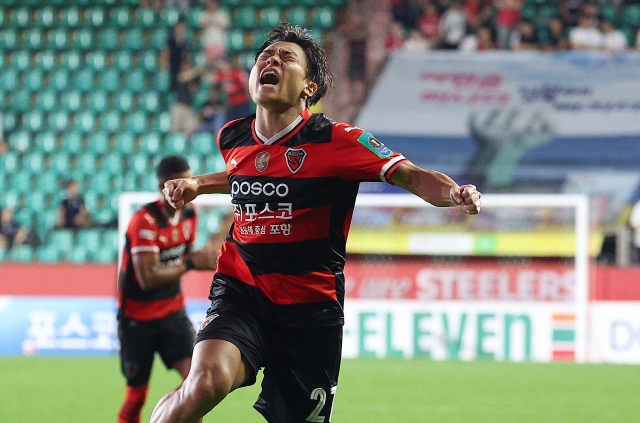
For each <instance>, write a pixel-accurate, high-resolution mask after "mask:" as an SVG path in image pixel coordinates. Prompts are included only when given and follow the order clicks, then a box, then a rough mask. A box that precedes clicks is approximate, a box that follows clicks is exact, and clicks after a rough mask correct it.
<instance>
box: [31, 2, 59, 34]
mask: <svg viewBox="0 0 640 423" xmlns="http://www.w3.org/2000/svg"><path fill="white" fill-rule="evenodd" d="M55 23H56V12H55V9H54V8H53V7H50V6H45V7H42V6H41V7H40V8H38V9H36V11H35V25H36V27H38V28H39V29H49V28H51V27H53V26H54V24H55Z"/></svg>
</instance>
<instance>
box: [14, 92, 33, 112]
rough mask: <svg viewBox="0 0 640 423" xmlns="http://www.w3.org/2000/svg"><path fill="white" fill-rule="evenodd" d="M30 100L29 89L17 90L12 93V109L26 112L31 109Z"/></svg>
mask: <svg viewBox="0 0 640 423" xmlns="http://www.w3.org/2000/svg"><path fill="white" fill-rule="evenodd" d="M30 101H31V93H29V90H25V89H22V90H19V91H15V92H14V93H13V94H12V95H11V110H12V111H14V112H16V113H24V112H26V111H27V110H29V106H30Z"/></svg>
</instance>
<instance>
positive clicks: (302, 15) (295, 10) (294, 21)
mask: <svg viewBox="0 0 640 423" xmlns="http://www.w3.org/2000/svg"><path fill="white" fill-rule="evenodd" d="M287 22H289V23H290V24H291V25H300V26H303V27H306V26H307V24H308V23H309V20H308V19H307V8H306V7H302V6H295V7H291V8H290V9H289V10H287Z"/></svg>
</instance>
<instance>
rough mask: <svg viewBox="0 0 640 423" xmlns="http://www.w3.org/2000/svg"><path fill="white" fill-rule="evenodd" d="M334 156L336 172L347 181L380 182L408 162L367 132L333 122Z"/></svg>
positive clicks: (387, 180)
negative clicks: (335, 146)
mask: <svg viewBox="0 0 640 423" xmlns="http://www.w3.org/2000/svg"><path fill="white" fill-rule="evenodd" d="M333 137H336V141H337V143H336V145H337V146H338V147H337V154H336V157H334V159H335V161H334V163H336V164H337V165H338V173H339V174H340V176H341V177H343V178H345V179H347V180H361V181H382V182H387V183H391V180H390V179H389V177H390V175H391V174H392V173H393V171H394V170H395V169H396V168H397V167H398V166H399V165H400V164H401V163H403V162H405V161H408V160H407V158H405V157H404V156H403V155H402V154H400V153H397V152H394V151H391V150H390V149H389V148H388V147H387V146H385V145H384V144H383V143H382V142H380V141H378V140H377V139H376V138H375V137H374V136H373V135H371V134H370V133H369V132H367V131H365V130H363V129H360V128H356V127H354V126H349V125H347V124H343V123H336V124H335V125H334V127H333Z"/></svg>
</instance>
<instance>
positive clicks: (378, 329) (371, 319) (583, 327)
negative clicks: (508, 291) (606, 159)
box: [118, 192, 590, 362]
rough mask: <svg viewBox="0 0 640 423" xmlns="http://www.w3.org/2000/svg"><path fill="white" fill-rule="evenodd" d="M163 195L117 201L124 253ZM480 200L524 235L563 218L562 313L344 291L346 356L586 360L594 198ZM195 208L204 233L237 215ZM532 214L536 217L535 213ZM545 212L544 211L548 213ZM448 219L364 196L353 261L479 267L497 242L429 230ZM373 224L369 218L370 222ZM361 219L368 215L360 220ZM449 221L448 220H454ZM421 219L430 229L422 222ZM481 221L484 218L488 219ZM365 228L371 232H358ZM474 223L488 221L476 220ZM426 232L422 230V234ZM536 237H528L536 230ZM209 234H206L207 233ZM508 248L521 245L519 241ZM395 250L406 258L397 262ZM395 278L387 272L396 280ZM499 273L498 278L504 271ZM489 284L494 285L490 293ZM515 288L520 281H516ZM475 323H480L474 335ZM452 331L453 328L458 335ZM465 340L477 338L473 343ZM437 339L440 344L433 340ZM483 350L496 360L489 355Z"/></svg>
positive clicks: (421, 273) (548, 307)
mask: <svg viewBox="0 0 640 423" xmlns="http://www.w3.org/2000/svg"><path fill="white" fill-rule="evenodd" d="M158 195H159V194H158V193H149V192H126V193H123V194H121V196H120V198H119V212H118V222H119V230H118V231H119V237H118V242H119V247H120V248H119V251H120V254H121V251H122V248H123V247H124V242H125V239H124V233H125V231H126V227H127V223H128V221H129V220H130V218H131V216H132V214H133V213H134V212H135V210H137V209H138V208H139V207H140V206H142V205H143V204H146V203H148V202H150V201H153V200H155V199H157V198H158ZM482 200H483V210H482V211H481V213H480V215H478V216H483V215H488V216H490V219H493V220H494V221H497V223H496V224H499V223H500V222H499V221H500V220H501V219H503V218H516V219H519V222H520V223H519V224H520V225H522V226H524V227H527V226H528V225H529V226H531V225H533V223H531V221H532V220H533V219H534V218H535V219H539V218H540V216H542V220H544V221H546V222H556V220H557V219H556V217H555V216H556V215H562V216H561V220H562V221H563V224H564V227H565V228H566V229H567V230H569V231H570V232H571V233H570V234H567V237H565V238H568V239H570V242H569V244H568V245H569V250H572V251H569V252H568V253H566V254H568V256H567V257H565V259H568V258H571V259H573V263H572V269H571V278H572V284H573V286H572V287H571V288H567V289H568V290H570V291H572V295H571V297H570V299H569V300H567V301H565V302H564V303H562V304H559V307H555V308H554V304H553V303H552V302H551V301H537V302H536V301H534V300H531V301H530V300H526V301H525V300H522V301H519V302H516V301H510V302H509V301H493V302H492V300H483V299H480V298H471V299H464V298H462V299H456V300H455V301H452V300H451V299H435V300H434V299H426V300H425V299H424V298H425V297H423V296H421V294H420V292H418V294H416V295H415V296H414V297H410V296H404V297H393V298H391V297H386V298H382V297H380V298H373V299H372V298H364V297H363V296H362V295H361V294H360V296H359V294H358V293H357V292H356V291H350V290H349V289H347V299H346V301H345V303H346V305H345V318H346V323H345V352H344V354H345V356H347V357H349V356H353V357H357V356H362V355H366V354H368V353H371V354H375V355H378V356H380V357H384V356H389V355H393V354H390V353H389V352H390V351H391V352H397V353H398V354H401V355H404V356H406V357H413V356H419V355H425V354H426V353H425V354H423V353H424V351H427V352H428V354H427V355H429V356H431V357H434V358H436V359H438V358H451V357H459V358H461V359H475V358H481V357H483V356H493V357H495V358H496V359H501V360H502V359H504V360H507V359H510V358H509V357H510V354H511V350H512V349H516V350H517V349H521V350H522V352H521V353H518V354H516V355H518V357H521V358H519V359H517V360H516V361H520V360H522V359H525V360H533V361H551V360H553V359H555V358H554V357H556V353H558V354H559V352H558V351H560V352H562V351H561V350H562V348H566V347H567V345H568V346H569V349H571V354H572V355H571V358H570V359H571V360H573V361H576V362H585V361H589V352H588V345H589V340H588V337H589V335H588V333H589V329H588V328H589V256H590V252H589V240H590V232H589V231H590V229H589V199H588V197H587V196H584V195H566V194H548V195H547V194H485V195H483V197H482ZM195 202H196V204H198V205H199V208H200V210H201V212H202V211H204V216H205V218H204V219H203V221H204V222H203V223H204V224H206V223H207V222H209V224H211V222H214V221H215V219H216V217H215V216H219V215H220V213H221V212H222V211H224V212H228V211H230V210H231V201H230V197H229V195H206V196H200V197H198V198H197V199H196V201H195ZM535 210H539V211H538V212H535ZM542 210H546V211H544V212H543V211H542ZM560 211H562V213H560ZM207 213H208V214H207ZM216 213H218V214H216ZM402 213H405V214H407V213H408V214H409V215H410V217H408V218H406V219H405V220H407V221H410V222H413V221H419V223H418V224H417V225H418V226H416V227H413V229H411V228H409V229H407V230H405V229H403V228H404V226H402V224H395V223H394V224H391V226H389V223H388V222H386V221H390V220H393V219H396V218H397V216H398V215H401V214H402ZM443 213H451V214H450V216H453V217H451V218H450V220H452V219H459V217H456V216H455V215H454V214H453V213H452V211H450V210H449V211H448V210H447V209H439V208H436V207H433V206H431V205H429V204H427V203H425V202H424V201H422V200H421V199H419V198H418V197H415V196H413V195H410V194H359V195H358V197H357V200H356V207H355V212H354V219H353V224H352V232H351V234H350V237H349V242H348V244H347V253H348V254H349V253H352V254H361V255H366V254H368V251H371V252H372V253H374V254H377V253H381V252H382V254H387V253H385V249H388V250H389V253H388V255H389V256H395V255H403V254H406V255H407V256H409V257H418V258H417V260H419V259H420V257H422V256H425V257H426V256H431V257H438V256H441V257H452V256H455V257H457V258H456V260H454V261H457V263H460V262H462V263H464V262H465V260H467V259H470V258H474V257H473V256H475V258H478V256H480V255H482V251H483V250H482V249H480V253H478V248H475V247H477V246H478V245H481V244H482V240H483V239H486V238H487V236H490V237H493V232H492V231H493V229H492V227H491V226H490V225H484V224H483V225H484V226H482V225H481V226H482V227H481V228H480V232H482V233H483V234H481V235H478V229H477V228H475V229H474V228H472V231H475V233H473V232H472V231H471V230H470V232H465V230H466V229H469V227H468V226H469V223H468V222H476V220H474V219H476V218H477V217H472V218H470V219H469V221H467V223H463V224H461V223H460V222H459V221H457V220H456V221H455V222H454V223H451V221H443V222H441V223H437V222H436V223H437V225H439V226H437V225H436V224H434V223H433V222H435V221H438V220H439V219H440V216H443ZM536 213H537V214H536ZM208 215H209V216H213V217H211V218H207V217H206V216H208ZM367 215H369V216H368V217H367ZM359 216H364V218H361V217H359ZM384 216H386V217H384ZM429 216H431V217H429ZM434 216H435V217H434ZM446 216H449V214H447V215H446ZM530 216H534V217H530ZM536 216H537V217H536ZM382 217H384V218H382ZM422 218H424V220H425V222H427V223H424V222H421V221H420V220H421V219H422ZM385 219H386V220H385ZM479 219H487V217H482V218H479ZM371 220H376V221H385V222H386V223H385V222H383V223H379V222H378V223H374V226H373V227H368V226H367V224H368V223H367V222H369V221H371ZM444 220H446V219H444ZM362 222H365V223H364V224H362ZM477 222H482V221H481V220H478V221H477ZM385 224H386V225H387V226H386V227H384V226H375V225H385ZM472 224H473V223H472ZM420 225H423V226H424V227H422V228H421V229H420V227H419V226H420ZM434 225H436V226H434ZM465 225H466V226H465ZM507 226H508V225H507ZM380 228H382V229H380ZM385 228H386V229H385ZM416 228H418V229H416ZM425 228H426V229H425ZM452 228H454V230H452ZM533 230H534V229H531V231H533ZM554 230H555V229H554V228H553V227H552V228H551V229H549V230H547V232H550V235H549V236H547V237H542V238H540V239H541V240H542V241H540V242H543V243H549V245H546V246H544V247H545V248H547V249H549V250H550V251H553V250H554V248H555V246H554V245H552V244H553V239H554V238H553V235H554V233H553V232H554ZM204 231H205V232H206V228H205V230H204ZM385 231H387V232H385ZM385 234H387V235H385ZM501 236H502V235H500V234H498V236H497V237H496V239H498V241H497V243H498V244H500V242H501V240H502V238H500V237H501ZM517 236H518V234H515V235H514V234H511V233H510V234H507V235H505V236H504V237H503V238H504V239H506V241H507V243H508V242H511V243H513V242H515V243H517V242H518V241H517ZM512 239H516V241H513V240H512ZM523 239H525V241H523V242H524V243H525V244H527V243H530V244H532V245H521V246H520V247H522V248H524V249H525V250H526V249H527V248H529V249H531V250H532V251H535V250H537V249H540V248H539V247H540V246H537V245H534V244H535V243H536V242H538V241H536V239H537V238H523ZM442 240H444V241H445V242H444V243H443V244H442V245H441V246H440V247H438V245H439V241H442ZM447 240H449V241H447ZM549 240H551V241H549ZM474 245H475V247H474ZM499 247H500V245H498V247H496V251H497V252H496V253H495V256H496V257H493V258H492V259H493V260H499V257H498V256H499V255H500V254H501V253H500V251H499V250H500V248H499ZM394 248H395V249H394ZM474 248H475V249H474ZM398 251H401V252H400V253H398ZM120 259H121V257H120V256H119V263H120ZM389 260H391V262H390V263H392V264H393V266H390V265H389V266H386V267H387V268H389V269H391V268H392V269H396V268H397V269H399V270H397V272H399V273H402V272H405V270H403V269H404V268H403V267H402V266H403V265H402V263H403V262H401V261H399V262H398V263H399V264H397V265H396V262H395V261H393V260H394V259H393V258H391V259H389ZM357 261H358V260H356V262H357ZM364 262H365V263H366V259H364ZM379 266H383V265H379ZM419 267H420V266H418V268H419ZM427 267H428V266H427ZM494 267H495V268H497V269H500V268H501V264H500V262H499V261H498V262H497V264H495V265H494ZM516 267H517V265H516ZM525 267H526V266H525ZM395 271H396V270H389V272H390V274H393V272H395ZM350 272H353V274H355V275H356V276H355V279H357V278H358V277H360V276H359V275H358V272H360V270H359V267H358V265H357V263H356V265H355V266H351V265H350V259H347V266H346V268H345V275H346V277H347V283H348V285H349V283H350V279H349V278H350ZM430 272H431V273H430ZM465 272H467V273H465V275H467V274H468V273H469V271H467V270H465ZM478 272H479V273H478V274H479V276H478V278H479V279H480V282H478V284H479V286H480V287H481V288H480V289H482V287H483V286H484V287H486V286H491V287H492V288H491V289H493V290H494V291H495V290H497V289H501V288H496V286H498V285H496V283H494V282H487V281H486V274H488V273H490V272H489V271H483V270H482V269H481V270H480V271H478ZM492 272H493V274H495V273H496V271H494V270H492ZM497 272H498V273H499V270H498V271H497ZM527 272H528V273H527ZM532 272H533V271H530V270H527V269H525V270H523V272H522V273H523V275H524V276H522V275H521V276H522V278H524V279H523V280H524V281H525V282H526V283H525V282H523V283H524V285H523V286H524V288H523V289H524V290H525V291H526V289H529V288H530V284H531V282H527V279H526V278H527V277H529V276H527V275H529V274H530V273H532ZM405 273H406V272H405ZM539 273H540V274H541V275H542V276H541V277H542V279H544V278H545V277H546V276H545V275H547V273H549V272H547V273H545V270H542V271H541V272H539ZM431 274H433V272H432V271H431V270H429V269H428V268H426V269H419V270H418V271H417V273H416V275H417V276H415V281H409V283H413V284H414V285H415V287H417V288H415V287H414V288H415V289H416V290H417V291H420V289H421V287H422V288H424V286H426V285H424V284H426V283H428V282H429V281H427V282H425V280H426V279H424V278H425V277H426V276H425V275H431ZM463 276H464V275H463ZM467 276H468V275H467ZM403 277H405V276H403ZM411 277H412V275H409V276H406V278H411ZM469 277H474V276H473V275H472V276H469ZM519 277H520V276H519ZM363 278H365V277H363ZM398 278H400V277H398ZM420 278H423V279H420ZM483 278H485V279H483ZM365 279H366V278H365ZM365 282H366V281H365ZM363 283H364V282H363ZM465 283H466V285H464V284H463V283H462V282H460V284H459V287H464V286H466V287H467V288H468V286H470V285H469V282H468V281H467V282H465ZM491 283H493V285H487V284H491ZM512 283H514V282H513V281H512ZM527 283H529V285H527ZM541 283H542V284H544V283H546V282H544V281H543V282H541ZM421 284H422V285H421ZM483 284H484V285H483ZM527 287H529V288H527ZM459 289H462V288H459ZM518 289H519V288H518ZM531 289H532V288H531ZM361 292H362V291H361ZM350 293H351V294H350ZM396 298H398V299H396ZM491 310H497V311H495V312H494V313H493V314H494V315H495V316H494V317H493V318H488V317H486V316H489V315H491ZM554 310H555V311H554ZM558 310H560V311H558ZM383 311H384V313H385V314H384V316H383V314H380V315H379V316H374V314H375V313H378V312H379V313H382V312H383ZM426 315H433V316H436V315H438V316H441V317H438V318H436V317H433V319H431V320H429V319H422V317H424V316H426ZM363 316H364V317H363ZM421 316H422V317H421ZM385 319H386V320H385ZM394 319H395V320H394ZM420 319H422V320H420ZM465 319H466V320H465ZM492 319H493V320H492ZM385 322H386V323H385ZM443 322H444V323H443ZM454 322H457V323H454ZM470 322H475V326H474V325H472V324H471V323H470ZM443 324H444V326H443ZM385 325H387V326H385ZM454 326H455V328H453V327H454ZM406 327H413V329H412V330H413V332H411V333H408V332H407V334H405V333H403V331H405V329H406ZM443 327H444V329H443ZM470 328H471V329H470ZM472 329H473V330H472ZM465 331H466V332H473V333H472V334H470V333H469V334H468V333H466V332H465ZM463 332H465V333H463ZM442 333H445V334H446V336H445V338H447V339H448V341H447V342H450V340H452V339H453V340H454V341H456V342H457V344H455V345H457V348H458V350H459V351H458V352H459V354H458V355H455V354H454V355H452V354H451V353H450V352H447V351H445V350H450V349H451V345H450V344H446V345H445V346H442V345H440V346H438V345H437V344H438V343H439V342H441V338H442ZM430 334H433V335H430ZM437 334H440V335H438V336H436V335H437ZM405 335H406V336H405ZM499 338H500V339H499ZM516 343H519V344H521V346H515V347H514V346H513V345H514V344H516ZM385 345H386V346H385ZM465 348H466V350H465ZM454 349H455V348H454ZM422 350H424V351H422ZM471 350H474V351H471ZM556 350H558V351H556ZM438 351H440V352H438ZM465 351H466V352H465ZM487 351H497V352H495V353H492V354H489V355H487V354H486V352H487Z"/></svg>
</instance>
